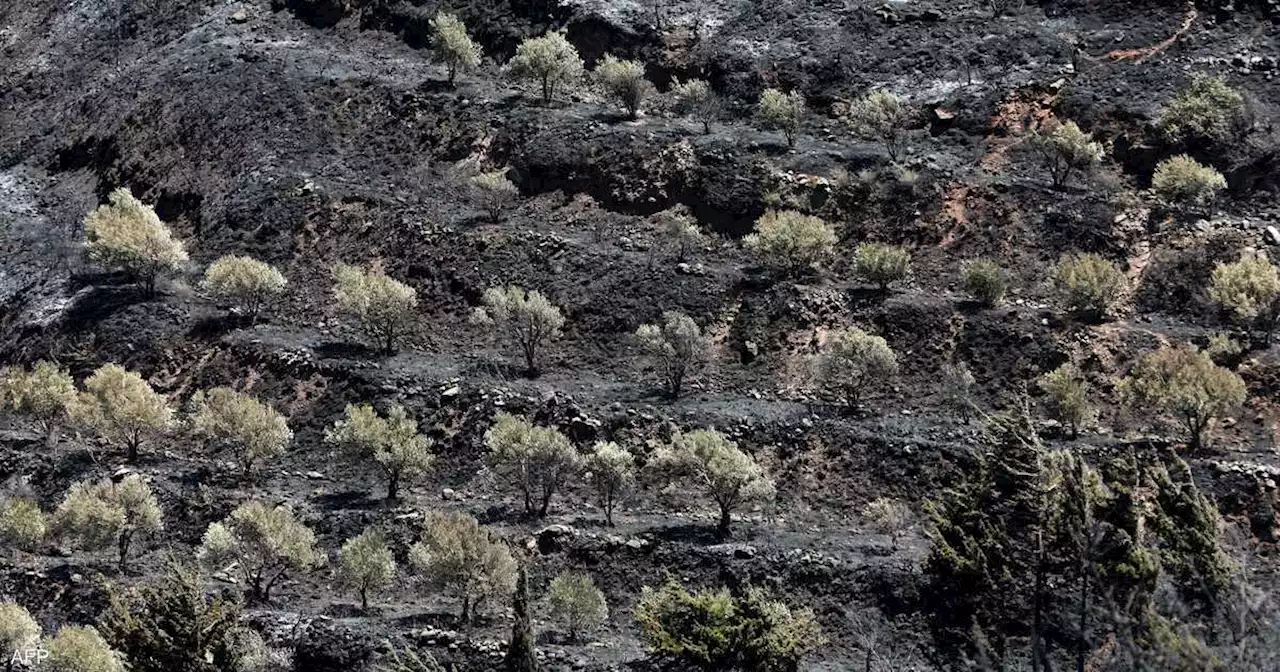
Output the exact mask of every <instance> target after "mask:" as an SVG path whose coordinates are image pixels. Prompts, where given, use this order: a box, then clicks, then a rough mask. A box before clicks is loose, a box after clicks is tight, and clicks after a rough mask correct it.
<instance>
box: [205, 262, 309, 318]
mask: <svg viewBox="0 0 1280 672" xmlns="http://www.w3.org/2000/svg"><path fill="white" fill-rule="evenodd" d="M287 284H288V281H287V280H285V278H284V275H283V274H281V273H280V271H279V270H277V269H276V267H275V266H272V265H271V264H268V263H266V262H262V261H258V260H257V259H253V258H251V257H242V256H239V255H235V254H228V255H226V256H224V257H220V258H218V259H217V260H216V261H214V262H213V263H212V264H209V267H208V268H206V269H205V270H204V280H203V281H201V283H200V288H201V289H203V290H204V291H206V292H208V293H210V294H212V295H213V296H214V297H217V298H218V299H221V300H224V301H231V302H234V303H236V304H238V305H239V307H240V308H241V309H242V310H243V311H244V312H245V314H246V315H248V316H249V319H250V320H255V319H257V317H258V312H259V311H261V310H262V306H263V305H264V304H266V303H267V302H268V301H270V300H271V299H273V298H275V297H278V296H280V295H281V294H283V293H284V288H285V285H287Z"/></svg>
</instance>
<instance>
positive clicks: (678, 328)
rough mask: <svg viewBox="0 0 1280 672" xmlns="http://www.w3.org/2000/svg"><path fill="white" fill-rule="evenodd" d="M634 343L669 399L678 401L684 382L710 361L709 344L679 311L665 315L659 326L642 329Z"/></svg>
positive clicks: (690, 321)
mask: <svg viewBox="0 0 1280 672" xmlns="http://www.w3.org/2000/svg"><path fill="white" fill-rule="evenodd" d="M636 340H638V341H639V343H640V349H641V350H642V351H643V352H644V353H645V356H646V357H647V358H648V359H649V362H650V364H651V365H652V366H653V368H654V369H655V370H656V371H657V372H658V376H659V378H661V380H662V383H663V387H665V388H666V392H667V396H669V397H671V398H672V399H679V398H680V392H681V391H682V390H683V388H684V383H685V381H686V380H687V379H688V378H689V377H690V376H694V375H697V374H698V373H699V372H701V371H702V369H703V368H704V367H705V366H706V364H707V362H708V361H709V360H710V359H711V340H710V339H708V338H707V337H706V336H703V334H702V329H700V328H699V327H698V323H697V322H694V321H693V318H691V317H689V316H688V315H685V314H684V313H681V312H679V311H674V310H668V311H666V312H664V313H663V314H662V321H661V322H660V323H659V324H644V325H641V326H640V328H639V329H637V330H636Z"/></svg>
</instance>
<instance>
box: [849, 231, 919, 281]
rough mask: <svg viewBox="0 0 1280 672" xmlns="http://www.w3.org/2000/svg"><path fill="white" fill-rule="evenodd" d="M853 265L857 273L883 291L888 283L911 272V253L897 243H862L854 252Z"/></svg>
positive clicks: (898, 279)
mask: <svg viewBox="0 0 1280 672" xmlns="http://www.w3.org/2000/svg"><path fill="white" fill-rule="evenodd" d="M854 266H855V268H856V269H857V271H858V275H860V276H862V278H863V279H864V280H866V281H867V282H870V283H873V284H875V285H876V286H877V287H879V288H880V291H882V292H883V291H886V290H888V289H889V285H891V284H893V283H895V282H899V281H901V280H905V279H906V278H907V275H908V274H909V273H910V272H911V254H910V253H909V252H907V250H906V248H903V247H900V246H897V245H886V244H884V243H862V244H860V245H858V250H857V252H855V253H854Z"/></svg>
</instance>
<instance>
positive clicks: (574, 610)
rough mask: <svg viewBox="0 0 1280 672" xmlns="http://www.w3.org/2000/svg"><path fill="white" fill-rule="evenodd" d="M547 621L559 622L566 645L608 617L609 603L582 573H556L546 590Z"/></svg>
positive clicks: (588, 577)
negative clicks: (549, 611)
mask: <svg viewBox="0 0 1280 672" xmlns="http://www.w3.org/2000/svg"><path fill="white" fill-rule="evenodd" d="M547 601H548V602H549V603H550V606H551V618H552V619H554V620H556V621H559V622H560V625H561V627H563V628H564V631H565V634H566V635H568V638H569V641H570V642H576V641H578V637H579V635H581V634H583V633H586V632H590V631H592V630H594V629H595V628H597V627H599V626H600V624H601V623H603V622H605V620H607V619H608V618H609V604H608V603H607V602H606V601H605V599H604V593H602V592H600V589H599V588H597V587H596V582H595V581H593V580H592V579H591V577H590V576H587V575H586V574H560V575H558V576H556V578H554V579H552V580H551V585H550V587H549V588H548V589H547Z"/></svg>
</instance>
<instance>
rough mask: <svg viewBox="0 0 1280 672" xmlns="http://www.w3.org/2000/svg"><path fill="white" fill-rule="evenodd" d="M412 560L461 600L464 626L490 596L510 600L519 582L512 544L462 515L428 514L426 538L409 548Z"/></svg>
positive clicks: (429, 580) (432, 581) (437, 584)
mask: <svg viewBox="0 0 1280 672" xmlns="http://www.w3.org/2000/svg"><path fill="white" fill-rule="evenodd" d="M409 563H410V564H412V565H413V566H414V568H415V569H416V570H417V571H418V572H419V573H421V574H422V575H423V577H424V578H425V579H426V581H427V583H428V584H430V585H432V586H434V587H436V588H437V589H440V590H444V591H446V592H449V593H451V594H453V595H454V596H455V597H457V598H458V599H460V600H461V601H462V613H461V615H460V619H461V621H462V622H463V623H464V624H466V623H470V622H471V620H472V617H473V616H474V614H476V613H479V612H482V611H483V609H484V606H485V603H486V602H488V601H489V600H505V599H506V598H507V596H508V595H510V594H511V591H512V590H514V589H515V585H516V561H515V559H514V558H512V557H511V551H509V550H508V549H507V545H506V544H505V543H504V542H503V541H502V540H501V539H499V538H497V537H495V536H494V535H493V534H491V533H490V532H489V530H487V529H486V528H484V527H483V526H482V525H480V523H479V522H477V521H476V519H475V518H472V517H471V516H468V515H466V514H462V513H441V512H431V513H429V514H428V515H427V521H426V529H425V531H424V532H423V535H422V539H421V540H419V541H418V542H417V543H415V544H414V545H413V546H412V547H411V548H410V549H409Z"/></svg>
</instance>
